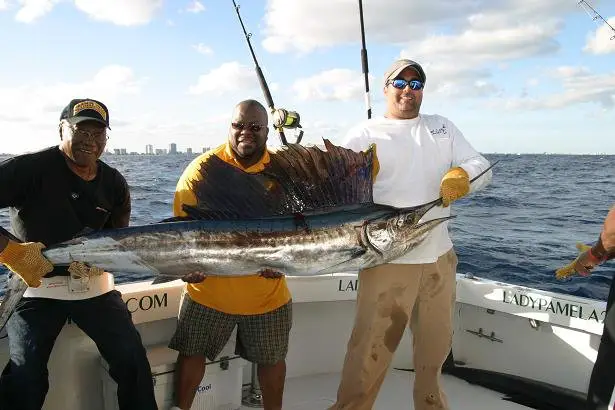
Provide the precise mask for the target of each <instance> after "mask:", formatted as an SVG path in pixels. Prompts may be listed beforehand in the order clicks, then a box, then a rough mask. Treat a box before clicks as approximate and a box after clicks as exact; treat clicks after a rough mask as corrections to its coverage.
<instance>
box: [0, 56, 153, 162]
mask: <svg viewBox="0 0 615 410" xmlns="http://www.w3.org/2000/svg"><path fill="white" fill-rule="evenodd" d="M145 81H146V79H142V78H137V77H136V76H135V74H134V72H133V71H132V69H130V68H128V67H122V66H106V67H103V68H101V69H100V70H99V71H98V72H96V73H94V74H93V75H92V77H91V78H89V79H84V80H82V81H78V82H56V83H51V84H39V83H30V84H24V85H19V86H11V87H4V88H0V113H2V114H0V129H2V132H3V135H7V136H13V138H11V140H12V143H11V144H10V146H8V145H7V146H5V147H4V149H3V150H7V149H8V150H9V152H25V151H33V150H36V149H40V148H41V147H44V146H49V145H51V144H52V143H54V142H55V141H57V140H56V139H55V138H54V134H53V132H54V129H55V127H56V126H57V124H58V120H59V117H60V111H61V110H62V108H64V106H65V105H66V104H67V103H68V102H69V101H70V100H71V99H73V98H95V99H98V100H100V101H102V102H104V103H105V104H106V105H107V106H108V107H109V108H110V110H111V127H112V128H113V132H116V131H117V128H118V126H121V125H120V124H121V121H119V120H118V116H117V115H116V114H115V112H116V111H115V110H114V108H113V107H116V106H117V105H118V104H120V103H127V98H131V96H134V95H138V94H139V93H140V91H141V88H142V86H143V84H144V82H145ZM56 138H57V137H56Z"/></svg>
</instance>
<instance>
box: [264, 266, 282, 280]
mask: <svg viewBox="0 0 615 410" xmlns="http://www.w3.org/2000/svg"><path fill="white" fill-rule="evenodd" d="M258 273H259V275H260V276H262V277H263V278H267V279H279V278H281V277H282V276H284V274H283V273H282V272H279V271H277V270H274V269H271V268H263V269H261V270H259V271H258Z"/></svg>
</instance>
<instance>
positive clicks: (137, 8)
mask: <svg viewBox="0 0 615 410" xmlns="http://www.w3.org/2000/svg"><path fill="white" fill-rule="evenodd" d="M75 6H76V7H77V8H78V9H79V10H81V11H83V12H84V13H86V14H87V15H88V16H90V17H91V18H93V19H95V20H100V21H108V22H111V23H113V24H117V25H119V26H136V25H142V24H147V23H149V22H150V21H151V20H152V19H153V18H154V15H155V14H156V11H158V9H160V8H161V6H162V0H130V1H126V0H104V1H101V0H75Z"/></svg>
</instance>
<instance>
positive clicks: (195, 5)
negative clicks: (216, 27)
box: [186, 0, 205, 14]
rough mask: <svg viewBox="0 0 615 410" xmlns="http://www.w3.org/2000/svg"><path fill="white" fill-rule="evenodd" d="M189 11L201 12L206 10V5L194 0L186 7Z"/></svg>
mask: <svg viewBox="0 0 615 410" xmlns="http://www.w3.org/2000/svg"><path fill="white" fill-rule="evenodd" d="M186 11H187V12H188V13H195V14H196V13H201V12H203V11H205V6H203V3H201V2H200V1H198V0H194V1H193V2H192V3H190V5H189V6H188V7H186Z"/></svg>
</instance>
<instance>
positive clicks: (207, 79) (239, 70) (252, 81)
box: [188, 61, 258, 95]
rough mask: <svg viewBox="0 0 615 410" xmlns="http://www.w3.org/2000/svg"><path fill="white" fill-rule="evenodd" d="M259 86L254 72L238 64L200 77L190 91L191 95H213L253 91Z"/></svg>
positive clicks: (227, 65) (222, 66)
mask: <svg viewBox="0 0 615 410" xmlns="http://www.w3.org/2000/svg"><path fill="white" fill-rule="evenodd" d="M257 86H258V80H257V78H256V75H255V73H254V70H252V69H251V68H248V67H246V66H244V65H241V64H239V63H238V62H235V61H233V62H230V63H224V64H222V65H221V66H220V67H218V68H215V69H213V70H211V71H210V72H209V73H207V74H203V75H201V76H199V78H198V80H197V83H196V84H195V85H191V86H190V88H189V89H188V93H190V94H197V95H198V94H205V93H213V94H217V95H220V94H222V93H224V92H227V91H237V90H241V89H246V88H249V89H252V88H255V87H257Z"/></svg>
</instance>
